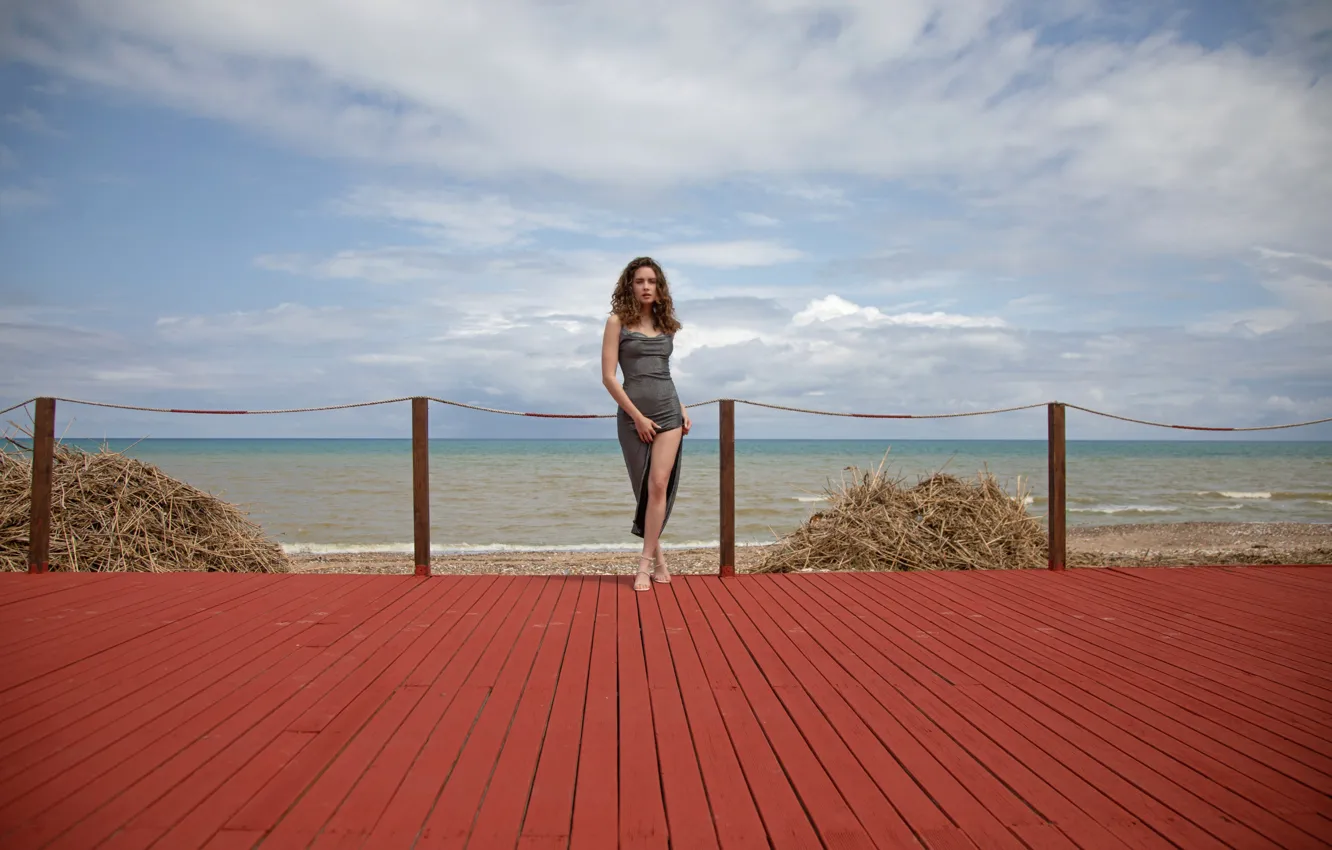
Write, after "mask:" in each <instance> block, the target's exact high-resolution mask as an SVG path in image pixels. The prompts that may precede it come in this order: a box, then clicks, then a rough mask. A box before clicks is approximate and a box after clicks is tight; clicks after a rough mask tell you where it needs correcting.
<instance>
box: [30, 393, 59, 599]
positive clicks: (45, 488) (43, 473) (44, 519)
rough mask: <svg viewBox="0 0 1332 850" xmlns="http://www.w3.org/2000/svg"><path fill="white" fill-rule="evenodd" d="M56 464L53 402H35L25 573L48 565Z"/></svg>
mask: <svg viewBox="0 0 1332 850" xmlns="http://www.w3.org/2000/svg"><path fill="white" fill-rule="evenodd" d="M54 464H55V399H53V398H39V399H37V414H36V417H35V419H34V422H33V431H32V516H31V517H30V518H29V520H28V572H30V573H44V572H46V571H47V570H48V569H50V566H51V474H52V468H53V466H54Z"/></svg>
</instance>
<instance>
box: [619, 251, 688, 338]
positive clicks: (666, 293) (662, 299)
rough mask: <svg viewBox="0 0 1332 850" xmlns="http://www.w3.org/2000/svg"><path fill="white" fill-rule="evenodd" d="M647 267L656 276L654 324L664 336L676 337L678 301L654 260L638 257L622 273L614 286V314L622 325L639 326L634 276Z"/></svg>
mask: <svg viewBox="0 0 1332 850" xmlns="http://www.w3.org/2000/svg"><path fill="white" fill-rule="evenodd" d="M644 266H651V268H652V270H653V271H654V272H656V273H657V300H656V302H655V303H654V304H653V305H652V324H653V325H654V326H655V327H656V328H657V329H658V330H660V331H661V332H662V333H664V334H674V333H676V332H678V331H679V330H680V327H681V325H680V321H679V320H678V319H676V318H675V302H674V301H672V300H671V287H670V284H668V283H667V282H666V273H665V272H664V271H662V270H661V266H659V265H657V261H656V260H654V259H652V258H651V257H636V258H634V259H632V260H630V261H629V265H627V266H625V267H624V271H622V272H620V280H619V282H617V283H616V284H615V293H614V294H613V295H611V312H612V313H614V314H615V315H616V316H619V317H620V324H621V325H623V326H624V327H631V326H633V325H636V324H638V316H639V308H638V302H637V301H636V300H635V299H634V273H635V272H637V271H638V270H639V269H641V268H643V267H644Z"/></svg>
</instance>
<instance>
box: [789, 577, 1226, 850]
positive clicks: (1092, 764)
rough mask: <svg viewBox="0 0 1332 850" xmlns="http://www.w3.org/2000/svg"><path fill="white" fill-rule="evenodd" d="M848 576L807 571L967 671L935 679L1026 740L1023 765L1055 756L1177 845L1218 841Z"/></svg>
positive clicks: (841, 602) (1059, 719) (931, 664)
mask: <svg viewBox="0 0 1332 850" xmlns="http://www.w3.org/2000/svg"><path fill="white" fill-rule="evenodd" d="M852 578H853V577H851V576H822V575H811V576H810V581H811V582H812V583H814V584H815V586H817V587H818V588H819V589H820V590H822V591H823V592H824V593H825V594H826V595H827V596H828V597H829V599H830V600H832V604H835V605H837V606H841V607H843V608H845V610H846V611H847V613H848V614H850V615H852V616H855V617H858V618H859V619H861V620H862V621H863V622H864V623H866V624H867V625H869V626H870V627H872V628H873V629H874V630H875V631H876V632H877V633H878V634H879V635H881V636H882V637H883V638H884V639H886V640H888V641H890V642H893V643H894V644H896V645H897V647H898V648H899V649H900V650H903V651H905V652H906V653H907V654H908V655H910V656H911V657H914V658H918V659H920V661H921V663H923V664H924V665H925V666H926V667H927V668H932V669H935V670H937V669H939V666H940V665H939V664H938V662H937V661H936V660H935V659H939V660H940V661H942V662H944V663H946V664H947V669H949V670H957V671H959V672H961V673H964V674H965V679H964V680H963V681H957V680H950V679H947V678H943V677H939V679H940V681H942V682H944V683H948V684H949V687H950V688H951V691H950V693H953V694H956V695H957V696H958V697H960V698H962V699H965V700H970V701H973V702H975V703H977V704H978V705H979V706H981V707H982V709H983V711H986V712H988V713H990V714H991V715H992V716H994V717H995V718H997V719H998V720H1000V721H1001V722H1003V723H1004V724H1006V725H1007V726H1008V727H1009V728H1011V729H1014V730H1015V731H1017V732H1019V733H1020V734H1021V736H1022V738H1023V739H1025V743H1023V742H1022V741H1018V742H1016V745H1015V746H1014V747H1013V749H1012V750H1011V752H1013V754H1014V756H1015V757H1016V758H1018V759H1020V760H1021V761H1023V762H1024V763H1029V764H1030V763H1038V762H1040V761H1041V760H1042V755H1041V753H1042V751H1043V752H1044V753H1045V754H1046V755H1048V757H1049V758H1050V759H1053V760H1054V762H1056V763H1058V764H1060V765H1063V766H1065V767H1066V768H1067V769H1068V770H1069V771H1070V772H1072V773H1074V774H1076V775H1077V776H1079V777H1081V778H1082V779H1083V780H1084V781H1086V782H1087V783H1088V784H1089V785H1091V786H1092V787H1094V788H1096V789H1097V790H1099V791H1101V792H1102V793H1103V794H1104V795H1105V796H1106V797H1107V799H1109V800H1112V801H1114V802H1115V803H1116V804H1118V805H1120V806H1122V807H1123V808H1124V809H1126V810H1127V811H1129V812H1130V813H1131V814H1132V816H1133V817H1134V818H1137V819H1139V820H1141V821H1142V822H1143V823H1145V824H1146V825H1147V826H1149V827H1150V828H1151V829H1153V830H1155V831H1156V832H1158V833H1160V834H1161V836H1162V837H1164V838H1165V839H1167V840H1169V841H1171V842H1172V843H1174V844H1176V845H1178V846H1185V847H1220V846H1223V845H1222V844H1221V842H1219V841H1218V840H1217V839H1215V838H1213V837H1212V836H1210V835H1208V834H1207V833H1206V832H1204V831H1203V830H1202V829H1200V828H1199V827H1197V826H1195V825H1194V824H1193V823H1192V822H1190V821H1188V820H1185V819H1183V818H1180V817H1179V815H1178V814H1177V813H1176V812H1175V811H1173V810H1171V809H1170V808H1168V807H1166V806H1165V805H1163V804H1162V803H1161V802H1159V801H1158V800H1157V799H1156V798H1155V797H1152V796H1151V795H1150V794H1148V793H1145V792H1144V791H1143V790H1142V789H1140V788H1139V787H1138V785H1136V784H1134V783H1133V782H1130V781H1129V780H1128V779H1127V778H1126V777H1125V776H1123V775H1122V774H1121V771H1120V770H1119V769H1117V768H1118V767H1119V766H1120V765H1122V764H1124V761H1123V760H1122V759H1121V758H1119V757H1117V756H1115V754H1114V753H1113V752H1110V753H1109V756H1110V758H1109V759H1107V762H1108V763H1104V764H1103V763H1102V761H1101V757H1102V756H1104V755H1106V752H1107V750H1109V748H1108V747H1106V746H1105V745H1104V744H1103V743H1102V744H1098V743H1096V742H1095V741H1094V740H1092V739H1091V738H1090V736H1088V735H1086V734H1085V733H1084V732H1083V731H1082V730H1081V729H1080V728H1079V727H1077V726H1076V724H1072V723H1070V722H1067V721H1066V719H1065V718H1064V717H1063V716H1062V715H1059V714H1057V713H1056V712H1054V711H1052V710H1051V709H1049V708H1047V707H1046V706H1045V705H1044V704H1042V703H1040V702H1038V701H1035V700H1030V699H1029V698H1026V697H1025V694H1023V693H1022V692H1021V691H1019V690H1018V689H1016V688H1014V687H1012V686H1010V685H1008V684H1007V683H1006V682H1004V681H1002V680H1001V679H999V678H998V677H991V676H989V675H988V673H987V668H985V667H984V666H983V665H978V664H976V663H974V662H973V661H971V660H970V659H969V658H968V657H967V656H966V655H965V654H963V652H962V651H961V650H962V649H963V648H964V647H963V645H961V644H954V642H952V641H944V640H942V639H940V635H939V633H938V631H937V630H935V629H927V628H922V627H921V626H920V625H919V624H917V623H915V622H912V621H910V620H909V619H907V616H906V615H907V613H908V612H905V611H903V610H902V609H901V608H900V607H899V606H896V605H892V604H885V603H883V602H882V601H881V599H879V598H877V597H874V596H872V595H871V594H868V593H866V592H864V590H863V588H862V586H861V585H862V584H863V582H861V581H859V580H858V579H857V580H848V579H852ZM894 578H905V577H900V576H895V577H894ZM901 586H902V585H900V584H897V583H894V585H893V592H894V593H896V592H897V591H898V590H899V589H900V587H901ZM1086 811H1087V812H1088V814H1091V815H1092V816H1096V814H1097V812H1096V811H1094V810H1092V809H1086Z"/></svg>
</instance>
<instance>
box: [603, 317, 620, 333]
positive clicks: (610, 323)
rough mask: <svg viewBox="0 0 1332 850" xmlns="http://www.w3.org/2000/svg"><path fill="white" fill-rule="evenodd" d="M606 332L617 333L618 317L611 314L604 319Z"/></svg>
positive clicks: (618, 327) (618, 326)
mask: <svg viewBox="0 0 1332 850" xmlns="http://www.w3.org/2000/svg"><path fill="white" fill-rule="evenodd" d="M606 328H607V330H612V331H618V330H619V329H620V317H619V316H617V315H615V314H614V313H611V314H610V315H609V316H607V317H606Z"/></svg>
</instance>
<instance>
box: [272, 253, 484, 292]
mask: <svg viewBox="0 0 1332 850" xmlns="http://www.w3.org/2000/svg"><path fill="white" fill-rule="evenodd" d="M254 263H255V265H256V266H258V267H259V268H262V269H267V270H269V271H281V272H287V273H289V274H295V275H306V276H310V277H318V278H330V279H339V280H366V281H370V282H372V283H403V282H408V281H422V280H438V279H440V278H441V277H442V276H444V275H446V274H448V273H449V272H451V271H458V270H462V269H468V268H475V267H477V266H478V265H480V263H478V262H477V261H475V260H473V259H469V258H466V257H459V256H457V255H454V254H451V253H449V252H447V251H444V250H441V249H438V248H432V247H418V246H388V247H383V248H370V249H361V250H345V251H339V252H337V253H336V254H333V255H332V256H329V257H324V258H312V257H307V256H303V255H300V254H262V255H260V256H258V257H256V258H255V260H254Z"/></svg>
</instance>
